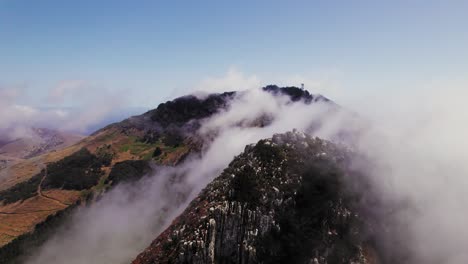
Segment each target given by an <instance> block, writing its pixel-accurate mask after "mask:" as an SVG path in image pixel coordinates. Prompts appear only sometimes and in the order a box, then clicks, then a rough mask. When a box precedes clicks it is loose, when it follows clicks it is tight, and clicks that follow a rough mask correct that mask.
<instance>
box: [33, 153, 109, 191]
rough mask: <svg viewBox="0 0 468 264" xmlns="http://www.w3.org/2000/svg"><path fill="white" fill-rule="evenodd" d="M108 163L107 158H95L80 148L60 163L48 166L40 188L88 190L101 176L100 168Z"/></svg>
mask: <svg viewBox="0 0 468 264" xmlns="http://www.w3.org/2000/svg"><path fill="white" fill-rule="evenodd" d="M109 163H110V160H109V157H107V156H106V157H97V156H95V155H93V154H91V153H90V152H89V151H88V150H87V149H86V148H82V149H80V150H79V151H77V152H75V153H73V154H72V155H70V156H68V157H65V158H64V159H62V160H60V161H57V162H54V163H51V164H49V165H48V166H47V177H46V178H45V180H44V182H43V183H42V188H44V189H54V188H58V189H67V190H83V189H89V188H91V187H93V186H94V185H96V184H97V183H98V181H99V178H100V177H101V175H102V171H101V167H102V166H103V165H106V164H109Z"/></svg>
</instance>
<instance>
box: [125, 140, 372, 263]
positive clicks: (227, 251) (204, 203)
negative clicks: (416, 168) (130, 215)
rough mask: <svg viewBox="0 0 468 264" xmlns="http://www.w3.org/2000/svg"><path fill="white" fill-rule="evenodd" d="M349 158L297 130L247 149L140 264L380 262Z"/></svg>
mask: <svg viewBox="0 0 468 264" xmlns="http://www.w3.org/2000/svg"><path fill="white" fill-rule="evenodd" d="M349 158H350V153H349V152H348V151H347V150H345V149H344V148H341V147H338V146H336V145H334V144H332V143H330V142H327V141H324V140H321V139H318V138H312V137H310V136H308V135H305V134H303V133H298V132H289V133H286V134H281V135H275V136H274V137H273V138H272V139H266V140H261V141H259V142H258V143H257V144H256V145H251V146H247V147H246V148H245V151H244V153H242V154H241V155H239V156H238V157H236V158H235V159H234V160H233V161H232V162H231V164H230V165H229V167H228V168H226V169H225V170H224V172H223V173H222V174H221V175H220V176H219V177H217V178H216V179H215V180H214V181H213V182H212V183H210V184H209V185H208V186H207V187H206V188H205V189H204V190H203V191H202V192H201V193H200V194H199V196H198V197H197V198H196V199H194V200H193V201H192V202H191V204H190V205H189V206H188V207H187V209H186V210H185V211H184V212H183V213H182V214H181V215H180V216H179V217H178V218H176V219H175V220H174V222H173V223H172V225H171V226H170V227H169V228H167V229H166V230H165V231H164V232H163V233H162V234H161V235H159V237H158V238H156V240H154V241H153V242H152V244H151V245H150V246H149V247H148V248H147V249H146V250H145V251H144V252H143V253H141V254H140V255H139V256H138V257H137V258H136V259H135V260H134V261H133V264H143V263H284V262H290V263H374V262H373V261H372V260H371V259H370V257H369V253H368V252H366V251H368V250H367V249H366V248H368V247H367V246H366V243H367V242H366V240H365V238H364V236H363V234H365V233H366V232H365V230H364V229H366V228H367V227H366V226H365V224H364V221H363V219H362V217H361V216H360V214H359V213H358V208H357V206H356V205H355V204H354V201H355V200H356V199H355V198H356V197H354V194H353V193H351V192H349V191H348V189H347V188H345V186H344V185H345V184H344V183H345V182H346V181H347V180H349V179H350V178H351V177H353V172H352V171H351V169H350V161H349Z"/></svg>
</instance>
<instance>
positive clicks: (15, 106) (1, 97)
mask: <svg viewBox="0 0 468 264" xmlns="http://www.w3.org/2000/svg"><path fill="white" fill-rule="evenodd" d="M25 91H26V90H25V89H24V88H21V87H5V86H0V116H1V118H0V141H10V140H14V139H17V138H28V137H33V136H34V133H33V130H32V129H31V128H33V127H39V128H51V129H56V130H61V131H67V132H72V133H78V134H89V133H90V132H93V131H94V130H95V129H97V128H100V127H102V126H105V125H107V124H109V123H110V122H115V121H118V120H121V119H123V118H125V117H128V116H130V115H132V114H137V113H141V112H143V111H144V109H143V108H127V107H126V105H125V103H126V101H125V97H123V96H121V95H119V93H114V92H110V91H108V90H106V89H95V87H93V86H92V85H89V84H87V83H86V82H84V81H80V80H71V81H62V82H60V83H59V84H58V85H57V86H56V87H53V88H52V89H51V90H50V91H49V94H48V95H47V96H46V98H45V99H44V101H43V103H44V104H47V105H51V106H52V107H47V108H43V107H35V106H31V105H29V104H25V103H24V101H27V100H28V99H30V97H31V96H29V95H28V94H27V93H26V92H25ZM69 102H72V103H73V104H72V105H73V107H67V105H69Z"/></svg>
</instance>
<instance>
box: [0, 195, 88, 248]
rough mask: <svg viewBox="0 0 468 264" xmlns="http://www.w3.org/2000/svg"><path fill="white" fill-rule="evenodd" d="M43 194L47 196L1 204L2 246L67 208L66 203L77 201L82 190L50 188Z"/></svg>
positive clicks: (0, 244) (0, 242)
mask: <svg viewBox="0 0 468 264" xmlns="http://www.w3.org/2000/svg"><path fill="white" fill-rule="evenodd" d="M43 194H44V195H46V196H47V197H40V196H34V197H31V198H29V199H26V200H24V201H22V202H21V201H18V202H16V203H12V204H8V205H3V206H0V246H3V245H5V244H7V243H9V242H10V241H12V240H13V239H14V238H16V237H17V236H20V235H22V234H25V233H28V232H31V231H33V230H34V226H36V224H38V223H40V222H42V221H44V220H45V219H46V218H47V217H48V216H49V215H51V214H55V213H56V212H58V211H60V210H63V209H65V208H66V207H67V205H66V204H73V203H75V202H76V201H77V200H78V199H79V197H80V195H79V194H80V192H78V191H66V190H49V191H44V193H43ZM48 197H50V198H48Z"/></svg>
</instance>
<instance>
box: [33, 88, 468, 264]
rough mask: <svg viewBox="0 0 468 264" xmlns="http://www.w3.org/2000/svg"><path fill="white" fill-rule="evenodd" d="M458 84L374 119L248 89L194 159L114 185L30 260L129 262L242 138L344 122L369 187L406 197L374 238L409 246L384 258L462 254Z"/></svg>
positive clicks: (465, 146) (330, 133)
mask: <svg viewBox="0 0 468 264" xmlns="http://www.w3.org/2000/svg"><path fill="white" fill-rule="evenodd" d="M463 93H464V92H463V90H454V91H452V93H449V92H446V93H445V94H444V97H445V98H443V99H442V98H441V97H440V95H437V96H430V95H429V94H425V96H421V95H418V96H415V97H411V96H408V98H402V99H401V102H400V103H399V104H396V106H397V107H398V108H399V109H407V110H405V111H396V110H397V109H393V108H391V107H390V106H389V105H390V104H387V103H386V102H385V101H384V100H382V104H381V106H380V107H381V108H380V109H378V110H379V111H381V112H383V113H385V115H379V118H378V119H374V118H373V116H374V115H369V114H367V113H360V117H357V116H356V115H354V114H349V112H347V111H346V110H344V111H334V110H333V109H331V108H330V105H328V104H326V103H313V104H311V105H306V104H303V103H296V104H288V103H285V102H287V100H288V99H287V98H285V97H273V96H272V95H271V94H268V93H265V92H262V91H261V90H258V89H253V90H249V91H247V92H246V93H245V94H244V95H243V96H239V97H238V98H236V99H235V100H234V101H233V102H232V104H231V105H230V107H229V109H228V110H227V111H223V112H221V113H219V114H217V115H215V116H213V117H211V118H210V119H208V120H206V122H205V123H204V125H203V126H202V128H201V130H200V133H202V134H204V133H207V134H210V135H212V133H211V132H212V131H216V132H217V133H216V137H215V138H214V139H213V141H212V142H211V144H210V145H209V146H208V147H207V149H206V150H205V151H204V153H203V155H202V156H201V157H200V158H194V159H192V160H189V161H187V162H186V163H185V164H184V165H182V166H181V167H179V168H175V169H174V168H172V169H164V170H161V171H159V172H158V173H157V174H156V175H152V176H151V177H147V178H144V180H142V181H140V182H139V183H136V184H135V185H121V186H119V187H118V188H116V189H114V190H112V191H111V192H110V193H108V194H107V195H106V196H105V197H104V199H102V200H100V201H99V202H97V203H95V204H93V205H92V206H91V207H89V208H85V209H83V210H81V211H79V212H78V213H77V214H76V215H75V216H74V217H73V221H72V223H71V224H70V226H69V228H67V229H66V230H63V231H61V232H59V233H57V234H56V235H55V236H54V237H53V239H51V240H50V241H48V242H47V243H46V244H45V245H44V246H43V247H42V248H41V249H40V250H38V251H37V252H36V253H35V254H34V255H33V256H32V257H31V258H30V259H29V262H28V263H38V264H42V263H128V262H129V261H131V260H132V259H133V258H134V257H135V256H136V254H137V253H138V252H141V251H142V250H143V249H144V248H145V247H146V246H147V245H148V244H149V243H150V241H151V240H152V239H154V238H155V237H156V236H157V235H158V233H159V232H161V231H162V230H163V228H164V227H166V226H167V225H168V224H169V223H170V221H171V220H172V219H173V217H174V216H176V215H177V214H178V213H180V212H181V211H182V210H183V208H184V207H185V205H186V204H187V202H188V201H190V200H191V199H192V198H193V197H194V196H195V195H196V194H197V193H198V192H199V191H200V190H201V189H202V188H203V187H204V186H205V185H206V184H207V183H208V182H210V181H211V180H212V179H213V178H214V177H216V176H217V175H218V174H219V173H220V172H221V170H222V169H223V168H225V167H226V166H227V165H228V164H229V162H230V161H231V160H232V158H233V157H234V156H235V155H237V154H239V153H240V152H241V151H242V150H243V149H244V147H245V145H247V144H250V143H254V142H256V141H258V140H259V139H262V138H266V137H271V136H272V135H273V134H274V133H281V132H286V131H289V130H292V129H293V128H296V129H298V130H302V131H309V132H312V133H314V134H315V135H317V136H319V137H322V138H325V139H331V140H345V141H346V140H348V139H349V138H348V137H346V136H345V137H343V130H344V131H359V134H358V136H357V137H353V142H352V144H350V145H352V147H353V148H354V149H355V150H356V151H358V152H360V153H362V154H364V155H366V156H367V157H369V159H370V163H371V164H370V165H369V166H368V167H364V169H366V170H367V171H366V173H367V174H368V175H370V177H371V181H372V183H373V186H372V187H373V188H374V189H375V190H376V193H379V195H380V198H381V199H383V200H384V201H405V204H406V206H404V207H402V208H398V210H396V211H393V212H392V214H391V215H390V216H388V217H391V218H392V221H388V223H389V224H392V223H398V226H389V227H388V228H389V230H392V231H394V233H392V234H388V233H386V232H385V231H384V230H382V231H381V232H382V236H381V237H380V239H382V240H385V239H388V238H390V237H391V238H392V239H395V238H401V239H404V241H403V242H402V243H403V246H404V247H405V252H399V251H398V250H399V246H398V245H391V244H390V245H388V247H389V248H392V247H393V249H395V250H390V251H389V252H388V254H389V256H387V257H389V258H392V257H395V256H392V255H397V254H404V255H405V258H406V261H407V262H408V263H466V262H468V255H467V254H466V253H465V252H466V250H465V249H466V245H468V231H467V229H466V228H465V223H467V222H468V213H467V211H466V210H465V209H466V207H467V206H468V193H467V192H466V189H467V187H468V177H467V173H468V160H467V157H468V141H466V139H465V137H466V135H468V125H467V124H468V116H467V114H466V113H467V111H464V110H465V109H466V107H465V104H464V102H463V100H462V98H463V97H462V95H463ZM464 98H466V97H464ZM332 99H333V98H332ZM393 105H394V106H395V104H393ZM335 110H336V109H335ZM260 116H268V117H270V118H272V119H273V121H272V123H271V124H269V125H267V126H264V127H249V126H239V124H241V123H242V124H249V123H253V122H256V121H257V118H258V117H260ZM382 116H385V118H382ZM311 127H312V128H314V129H313V130H311ZM344 134H345V135H346V133H344ZM345 143H346V142H345ZM174 174H177V175H184V177H178V179H179V180H178V181H175V182H174V181H173V180H172V179H173V178H171V177H170V175H174ZM362 191H363V192H366V191H367V190H362ZM402 226H403V227H404V228H402V229H400V228H399V227H402ZM399 232H401V233H399ZM389 241H390V240H389ZM391 241H393V240H391ZM383 242H385V241H383ZM400 246H401V245H400Z"/></svg>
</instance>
